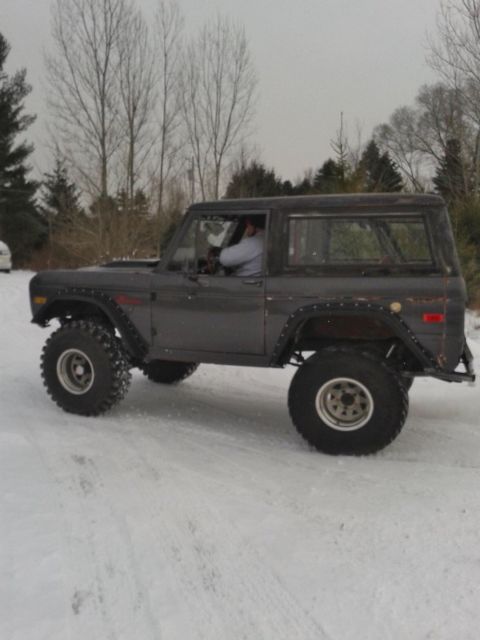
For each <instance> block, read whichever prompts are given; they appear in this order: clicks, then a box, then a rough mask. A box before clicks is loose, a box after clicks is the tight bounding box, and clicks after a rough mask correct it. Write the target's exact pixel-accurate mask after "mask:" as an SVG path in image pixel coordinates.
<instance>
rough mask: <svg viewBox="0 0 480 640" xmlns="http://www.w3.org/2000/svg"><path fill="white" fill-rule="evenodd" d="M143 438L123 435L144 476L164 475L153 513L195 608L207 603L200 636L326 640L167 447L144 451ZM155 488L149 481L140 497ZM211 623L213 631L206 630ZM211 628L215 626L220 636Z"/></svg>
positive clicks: (321, 630) (322, 632)
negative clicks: (167, 454) (158, 517)
mask: <svg viewBox="0 0 480 640" xmlns="http://www.w3.org/2000/svg"><path fill="white" fill-rule="evenodd" d="M140 439H141V436H140V437H139V436H138V435H133V437H132V435H131V434H125V441H126V442H128V445H129V447H132V448H134V449H135V451H136V453H137V455H138V457H139V460H140V461H141V463H142V465H143V468H144V473H148V474H149V476H150V478H151V479H155V478H157V479H158V470H157V469H158V468H159V467H161V468H162V469H163V470H164V472H163V476H162V481H163V492H162V494H161V495H160V497H161V502H160V501H159V499H158V498H159V495H158V493H157V492H155V493H154V494H153V495H152V496H151V497H152V504H153V503H154V500H156V508H155V510H156V511H157V513H159V514H161V515H162V531H161V537H162V541H163V545H164V547H165V552H166V553H167V554H169V555H170V556H171V559H172V561H174V562H175V563H176V564H177V565H178V570H179V572H180V575H181V577H182V578H181V579H182V581H183V583H184V586H185V589H186V593H187V596H188V598H189V603H190V602H192V601H193V602H198V600H199V599H201V600H202V602H203V606H204V607H205V612H206V611H209V616H208V617H207V618H205V613H202V618H203V620H202V621H199V622H200V628H199V631H200V633H201V635H199V636H196V637H202V638H203V637H204V638H212V637H215V638H217V637H218V638H219V640H220V638H229V637H232V638H245V639H247V638H248V639H252V640H253V639H255V640H256V639H257V638H270V637H275V638H278V639H279V640H280V639H283V638H284V639H285V640H287V639H288V640H295V639H298V640H300V639H301V640H308V639H309V638H312V639H313V638H315V639H316V640H319V639H321V638H327V637H328V636H327V634H326V632H325V631H324V630H323V629H322V628H321V626H320V625H319V624H318V623H317V622H316V621H315V620H314V619H313V618H311V616H309V614H308V613H307V612H306V611H305V610H304V609H303V608H302V607H301V606H300V605H299V604H298V603H297V601H296V600H295V599H294V598H293V597H292V596H291V594H290V593H289V592H288V591H287V590H286V589H285V587H284V586H283V585H282V584H281V582H280V580H279V579H278V577H277V576H276V575H275V574H274V573H273V572H272V570H271V568H270V567H268V566H266V564H265V562H264V561H263V559H262V558H261V557H260V555H259V554H258V552H257V551H256V550H255V549H254V548H252V547H251V545H249V544H248V542H247V541H246V540H245V539H243V538H242V536H241V535H240V534H239V532H238V531H237V530H236V529H235V528H234V526H233V525H232V524H231V523H229V522H226V521H225V519H224V518H222V517H221V515H220V514H219V512H218V509H217V508H215V507H214V506H213V505H212V503H211V502H210V501H207V500H206V499H205V497H204V494H202V493H201V492H200V491H199V489H198V487H196V486H195V485H194V484H193V483H192V482H190V481H189V480H188V478H187V475H188V473H187V474H186V473H185V470H184V469H183V468H182V467H181V466H179V465H178V464H177V463H175V462H173V461H172V459H171V458H168V459H166V458H165V455H164V453H163V450H162V447H161V446H159V447H157V448H156V449H155V451H153V450H152V443H151V441H149V442H148V446H142V444H141V443H139V440H140ZM142 440H143V442H144V443H145V445H147V441H146V440H145V439H142ZM151 456H154V460H155V462H154V463H153V462H152V460H151ZM149 486H151V482H150V481H149V482H148V484H147V485H146V487H144V488H142V491H143V490H144V489H145V488H147V489H148V487H149ZM165 496H168V499H165ZM179 507H181V508H179ZM205 619H207V621H208V626H207V627H206V628H205V629H203V624H202V623H205ZM212 623H216V624H215V627H216V628H217V633H216V634H215V636H213V634H212V631H213V629H212ZM219 625H220V628H218V626H219ZM229 630H230V635H229ZM233 630H234V631H233Z"/></svg>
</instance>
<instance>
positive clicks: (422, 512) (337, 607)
mask: <svg viewBox="0 0 480 640" xmlns="http://www.w3.org/2000/svg"><path fill="white" fill-rule="evenodd" d="M29 277H30V274H28V273H21V272H20V273H12V274H11V275H9V276H7V275H5V276H3V277H1V278H0V327H1V329H0V362H1V381H0V478H1V482H0V638H1V639H2V640H107V639H108V640H117V639H118V640H137V639H138V640H151V639H152V640H153V639H158V640H160V639H161V640H197V639H200V638H202V639H206V640H217V639H218V640H230V639H232V640H233V639H235V640H236V639H237V638H238V639H240V638H242V639H248V640H310V639H312V640H313V639H316V640H321V639H330V640H358V639H362V640H363V639H368V640H377V639H378V640H387V639H390V638H391V639H392V640H393V639H394V640H398V639H404V638H405V639H406V638H408V639H409V640H412V639H413V640H416V639H424V638H425V639H426V638H431V639H434V640H440V639H445V640H447V639H448V640H451V639H452V638H458V639H461V640H466V639H470V638H471V639H472V640H473V639H475V640H477V639H478V637H479V631H478V629H479V626H480V394H479V389H478V387H476V388H471V387H468V386H467V385H454V384H450V385H448V384H446V383H442V382H436V381H432V380H427V379H426V380H418V381H416V383H415V385H414V387H413V389H412V392H411V409H410V416H409V418H408V421H407V425H406V427H405V428H404V430H403V432H402V434H401V435H400V437H399V438H398V439H397V441H396V442H394V443H393V444H392V445H391V446H390V447H389V448H388V449H386V450H385V451H384V452H382V453H380V454H378V455H376V456H373V457H368V458H360V459H355V458H332V457H328V456H324V455H321V454H319V453H315V452H312V451H310V450H309V448H308V447H307V445H306V444H305V443H304V442H303V440H302V439H301V438H300V437H299V436H298V435H297V434H296V432H295V430H294V428H293V426H292V425H291V423H290V420H289V417H288V412H287V408H286V392H287V388H288V384H289V380H290V377H291V375H292V370H285V371H273V370H272V371H269V370H263V369H259V370H255V369H243V368H227V367H223V368H221V367H216V366H201V367H200V369H199V370H198V372H197V373H196V374H194V376H192V378H190V379H189V380H188V381H186V382H185V383H183V384H182V385H180V386H178V387H175V388H168V387H162V386H157V385H154V384H152V383H150V382H149V381H148V380H147V379H146V378H144V377H143V376H141V375H140V374H136V375H135V376H134V380H133V384H132V388H131V390H130V393H129V395H128V396H127V398H126V400H125V401H124V402H123V403H121V404H120V405H118V406H117V407H116V408H115V409H114V411H112V412H111V413H109V414H108V415H106V416H104V417H101V418H82V417H78V416H73V415H68V414H66V413H63V412H62V411H61V410H60V409H58V408H57V407H56V406H55V405H54V404H53V402H52V401H51V400H50V399H49V397H48V396H47V394H46V392H45V391H44V389H43V387H42V383H41V379H40V374H39V358H40V350H41V347H42V344H43V342H44V341H45V340H46V338H47V335H48V330H41V329H39V328H38V327H36V326H34V325H31V324H29V321H30V312H29V307H28V292H27V285H28V280H29ZM475 325H480V319H475V318H473V317H470V318H469V327H468V333H469V336H470V338H471V340H470V345H471V347H472V349H473V351H474V353H475V354H476V355H477V357H479V356H480V330H479V329H478V328H475Z"/></svg>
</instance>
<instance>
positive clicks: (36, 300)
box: [33, 296, 47, 304]
mask: <svg viewBox="0 0 480 640" xmlns="http://www.w3.org/2000/svg"><path fill="white" fill-rule="evenodd" d="M46 301H47V299H46V298H45V296H34V298H33V303H34V304H45V303H46Z"/></svg>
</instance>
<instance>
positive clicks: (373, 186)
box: [359, 140, 404, 193]
mask: <svg viewBox="0 0 480 640" xmlns="http://www.w3.org/2000/svg"><path fill="white" fill-rule="evenodd" d="M359 169H360V174H361V175H362V176H363V182H364V190H365V191H367V192H383V193H386V192H396V191H402V189H403V186H404V185H403V180H402V176H401V175H400V173H399V171H398V169H397V167H396V165H395V163H394V162H393V160H392V159H391V158H390V156H389V154H388V152H385V153H384V154H380V149H379V148H378V145H377V143H376V142H375V141H374V140H371V141H370V142H369V144H368V145H367V147H366V149H365V151H364V152H363V154H362V158H361V160H360V168H359Z"/></svg>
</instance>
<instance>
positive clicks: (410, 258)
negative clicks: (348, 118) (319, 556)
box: [30, 195, 475, 454]
mask: <svg viewBox="0 0 480 640" xmlns="http://www.w3.org/2000/svg"><path fill="white" fill-rule="evenodd" d="M252 216H255V218H256V219H257V220H258V219H259V217H260V218H261V223H262V224H261V226H264V227H265V232H264V233H265V235H264V253H263V268H262V270H261V273H259V274H258V275H256V276H249V277H245V276H239V275H235V271H234V270H232V269H227V268H224V267H222V266H221V264H220V263H219V262H215V261H213V260H212V259H211V258H212V247H216V248H217V251H216V253H217V254H218V250H219V249H220V248H225V247H228V246H231V245H234V244H237V243H238V242H239V241H240V240H241V239H242V237H243V235H244V233H245V228H246V226H247V225H246V221H247V219H248V218H249V217H250V218H251V217H252ZM30 294H31V304H32V311H33V322H35V323H37V324H39V325H41V326H46V325H48V323H49V321H50V320H52V319H53V318H57V319H58V320H59V321H60V328H59V329H57V330H56V331H55V332H54V333H53V334H52V335H51V336H50V338H49V339H48V341H47V343H46V345H45V347H44V349H43V355H42V372H43V379H44V382H45V385H46V387H47V390H48V393H49V394H50V395H51V396H52V398H53V399H54V400H55V402H56V403H57V404H58V405H59V406H60V407H62V408H63V409H65V410H66V411H70V412H73V413H78V414H82V415H97V414H100V413H102V412H104V411H106V410H107V409H110V407H112V406H113V405H114V404H115V403H116V402H117V401H118V400H120V399H121V398H122V397H123V396H124V395H125V392H126V390H127V388H128V385H129V382H130V368H131V367H139V368H140V369H142V370H143V371H144V373H145V374H146V375H147V376H148V377H149V378H150V379H151V380H153V381H154V382H162V383H174V382H179V381H180V380H183V379H184V378H186V377H187V376H189V375H190V374H192V373H193V372H194V371H195V369H196V367H197V366H198V364H199V363H201V362H211V363H217V364H231V365H248V366H261V367H283V366H285V365H286V364H293V365H295V366H297V367H298V371H297V372H296V373H295V376H294V377H293V380H292V383H291V386H290V390H289V396H288V406H289V410H290V415H291V418H292V420H293V422H294V424H295V426H296V428H297V429H298V431H299V432H300V433H301V434H302V435H303V436H304V438H305V439H306V440H307V441H308V442H309V443H310V444H312V445H313V446H314V447H316V448H317V449H318V450H320V451H324V452H326V453H331V454H340V453H343V454H367V453H372V452H374V451H378V450H379V449H382V448H383V447H385V446H386V445H387V444H389V443H390V442H391V441H392V440H393V439H394V438H395V437H396V436H397V435H398V434H399V432H400V430H401V428H402V426H403V424H404V422H405V419H406V416H407V412H408V389H409V387H410V386H411V384H412V382H413V379H414V378H415V377H417V376H432V377H434V378H439V379H441V380H445V381H448V382H461V381H472V382H473V380H474V379H475V376H474V373H473V368H472V356H471V353H470V351H469V349H468V347H467V344H466V341H465V336H464V314H465V302H466V293H465V285H464V281H463V279H462V277H461V274H460V270H459V264H458V259H457V255H456V251H455V246H454V241H453V237H452V232H451V228H450V224H449V219H448V214H447V210H446V207H445V204H444V202H443V200H442V199H441V198H439V197H437V196H426V195H421V196H412V195H349V196H306V197H298V198H264V199H251V200H250V199H249V200H231V201H227V200H224V201H219V202H206V203H201V204H195V205H193V206H191V207H190V209H189V210H188V212H187V214H186V216H185V218H184V222H183V224H182V225H181V227H180V228H179V229H178V231H177V233H176V235H175V237H174V238H173V240H172V242H171V244H170V246H169V248H168V250H167V251H166V252H165V255H164V256H163V257H162V259H161V260H155V261H122V262H112V263H109V264H105V265H103V266H100V267H96V268H88V269H78V270H75V271H67V270H66V271H47V272H43V273H39V274H38V275H36V276H35V277H34V278H33V279H32V281H31V283H30ZM460 363H462V364H463V367H461V371H457V366H458V365H459V364H460Z"/></svg>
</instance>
